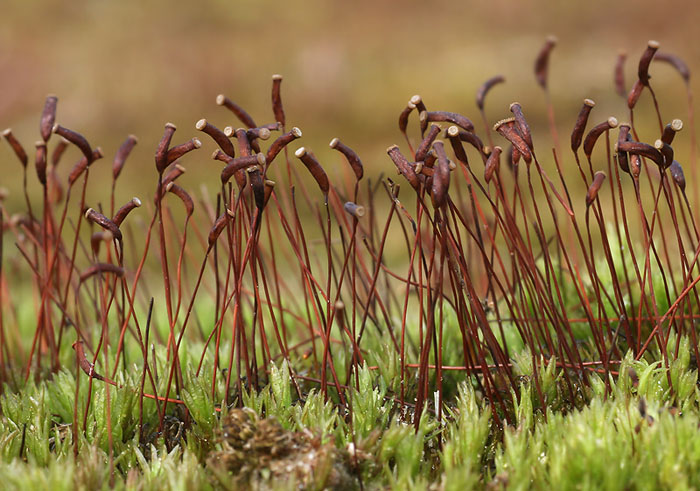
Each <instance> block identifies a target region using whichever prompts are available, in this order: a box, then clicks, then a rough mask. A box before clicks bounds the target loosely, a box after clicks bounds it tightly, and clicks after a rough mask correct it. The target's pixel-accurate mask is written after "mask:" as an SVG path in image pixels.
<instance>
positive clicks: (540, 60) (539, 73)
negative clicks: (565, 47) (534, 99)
mask: <svg viewBox="0 0 700 491" xmlns="http://www.w3.org/2000/svg"><path fill="white" fill-rule="evenodd" d="M556 45H557V38H556V37H554V36H549V37H548V38H547V40H546V41H545V43H544V46H542V49H541V50H540V52H539V54H538V55H537V58H536V59H535V78H536V79H537V83H538V84H540V87H542V88H543V89H545V90H547V74H548V72H549V55H550V54H551V53H552V49H554V46H556Z"/></svg>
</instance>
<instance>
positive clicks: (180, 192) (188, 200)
mask: <svg viewBox="0 0 700 491" xmlns="http://www.w3.org/2000/svg"><path fill="white" fill-rule="evenodd" d="M165 192H167V193H173V194H174V195H175V196H177V197H178V198H180V200H181V201H182V204H183V205H185V212H186V213H187V217H188V218H189V217H191V216H192V213H194V201H193V200H192V197H191V196H190V195H189V194H188V193H187V191H185V190H184V189H183V188H182V187H181V186H178V185H177V184H175V183H174V182H169V183H168V185H167V186H166V187H165Z"/></svg>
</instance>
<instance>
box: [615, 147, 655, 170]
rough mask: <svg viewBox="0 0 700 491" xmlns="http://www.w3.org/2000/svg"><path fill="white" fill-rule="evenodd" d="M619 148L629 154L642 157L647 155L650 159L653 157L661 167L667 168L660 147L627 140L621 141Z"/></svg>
mask: <svg viewBox="0 0 700 491" xmlns="http://www.w3.org/2000/svg"><path fill="white" fill-rule="evenodd" d="M617 148H618V150H621V151H623V152H627V153H629V154H634V155H639V156H641V157H647V158H648V159H651V160H653V161H654V163H656V165H658V166H659V167H661V168H662V169H664V168H665V162H664V156H663V154H662V153H661V152H659V150H658V149H656V148H655V147H652V146H651V145H649V144H647V143H642V142H636V141H626V142H620V143H618V145H617ZM631 165H632V164H631V162H630V170H632V168H631Z"/></svg>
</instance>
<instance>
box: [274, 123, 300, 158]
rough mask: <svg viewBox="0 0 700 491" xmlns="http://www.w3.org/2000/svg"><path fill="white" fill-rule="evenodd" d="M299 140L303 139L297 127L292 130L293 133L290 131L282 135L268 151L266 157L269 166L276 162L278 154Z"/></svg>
mask: <svg viewBox="0 0 700 491" xmlns="http://www.w3.org/2000/svg"><path fill="white" fill-rule="evenodd" d="M297 138H301V130H300V129H299V128H297V127H296V126H295V127H294V128H292V129H291V131H288V132H287V133H285V134H283V135H281V136H280V137H278V138H277V139H276V140H275V141H273V142H272V145H270V148H268V149H267V155H266V157H265V158H266V160H267V163H268V165H269V164H271V163H272V161H273V160H275V157H277V154H278V153H280V152H281V151H282V149H283V148H284V147H286V146H287V145H289V144H290V143H291V142H293V141H294V140H296V139H297Z"/></svg>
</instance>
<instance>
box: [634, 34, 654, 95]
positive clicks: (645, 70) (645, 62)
mask: <svg viewBox="0 0 700 491" xmlns="http://www.w3.org/2000/svg"><path fill="white" fill-rule="evenodd" d="M658 49H659V43H658V41H653V40H652V41H649V43H647V49H645V50H644V53H642V56H641V58H639V67H638V68H637V75H638V76H639V81H640V82H642V83H643V84H644V85H649V78H650V77H649V65H650V64H651V60H652V59H653V58H654V55H655V54H656V51H657V50H658Z"/></svg>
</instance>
